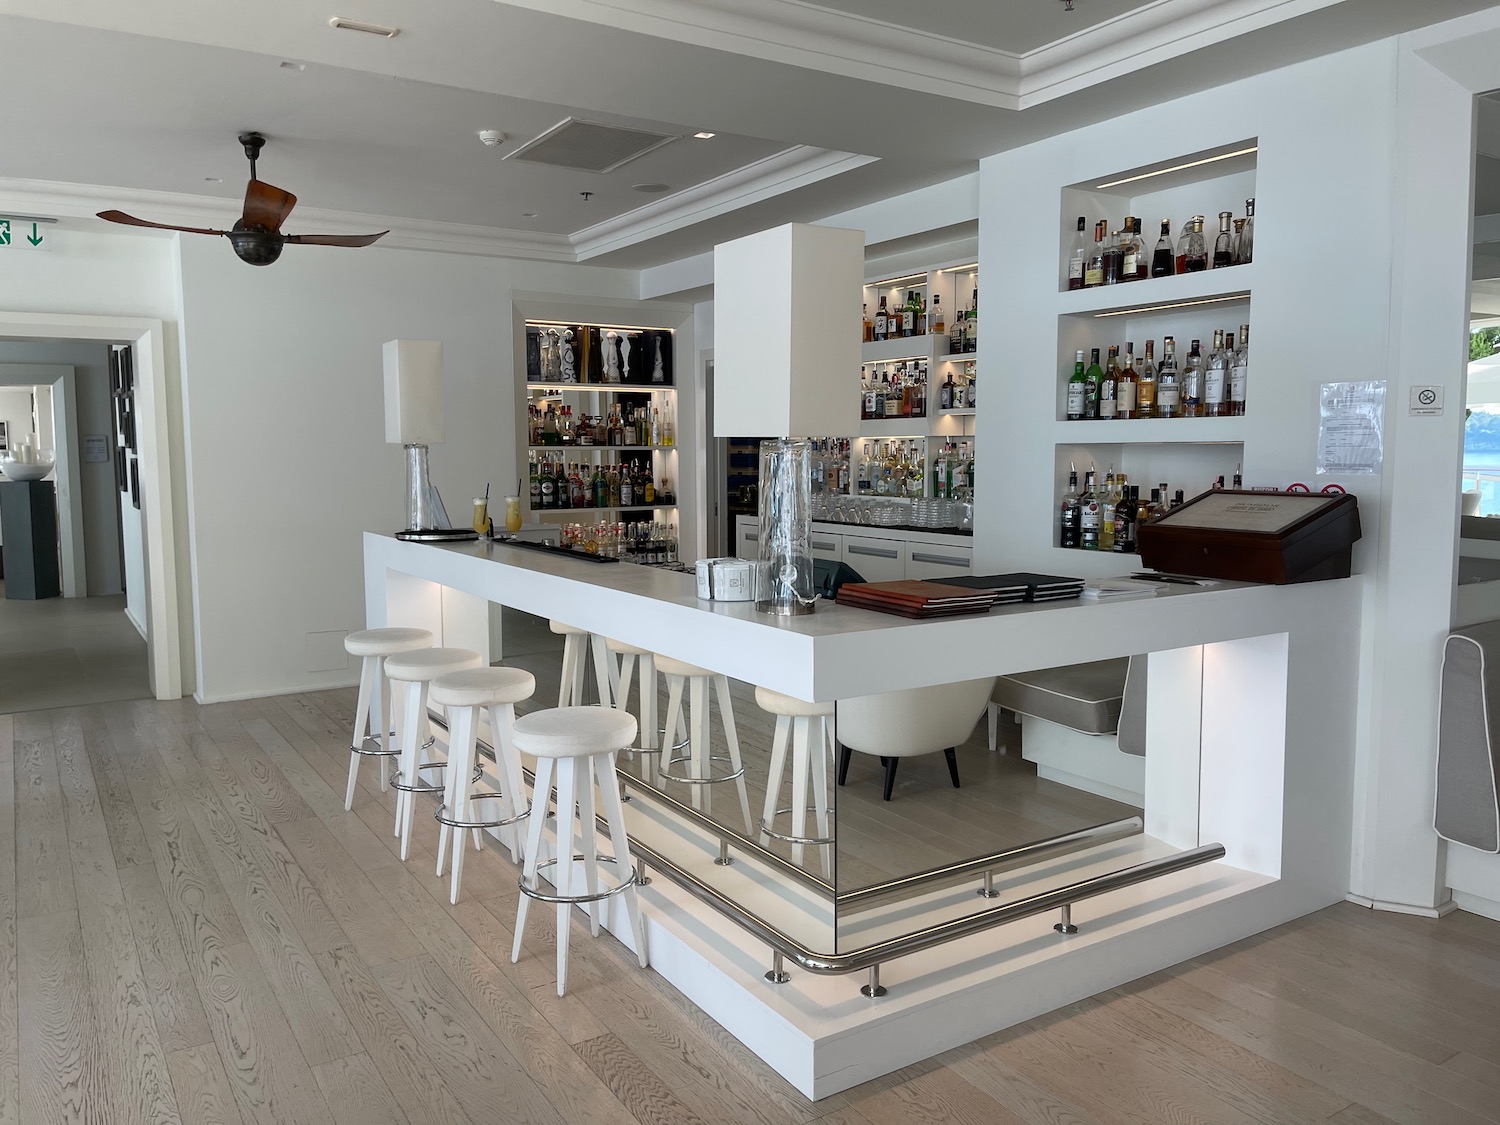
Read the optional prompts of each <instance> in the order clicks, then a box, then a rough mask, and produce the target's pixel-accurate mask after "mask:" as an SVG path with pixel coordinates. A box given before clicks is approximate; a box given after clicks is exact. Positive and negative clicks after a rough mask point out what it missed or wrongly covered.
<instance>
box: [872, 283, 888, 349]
mask: <svg viewBox="0 0 1500 1125" xmlns="http://www.w3.org/2000/svg"><path fill="white" fill-rule="evenodd" d="M890 328H891V314H890V312H889V311H888V310H887V309H886V307H885V295H884V294H881V297H880V308H879V310H878V311H877V312H876V313H875V339H877V340H888V339H890Z"/></svg>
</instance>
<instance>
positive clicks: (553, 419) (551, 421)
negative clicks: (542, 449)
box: [541, 403, 558, 445]
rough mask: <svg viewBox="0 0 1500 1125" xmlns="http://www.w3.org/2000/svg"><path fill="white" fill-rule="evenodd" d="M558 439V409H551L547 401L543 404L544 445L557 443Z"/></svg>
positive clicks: (542, 442)
mask: <svg viewBox="0 0 1500 1125" xmlns="http://www.w3.org/2000/svg"><path fill="white" fill-rule="evenodd" d="M557 443H558V439H557V411H555V410H552V409H550V408H549V407H548V406H547V405H546V404H545V403H544V404H543V405H542V441H541V444H542V445H556V444H557Z"/></svg>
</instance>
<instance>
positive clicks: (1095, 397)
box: [1083, 348, 1104, 418]
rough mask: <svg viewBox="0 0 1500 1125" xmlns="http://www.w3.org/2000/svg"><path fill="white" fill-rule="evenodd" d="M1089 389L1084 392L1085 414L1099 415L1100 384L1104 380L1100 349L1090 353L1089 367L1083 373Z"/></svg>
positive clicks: (1090, 416)
mask: <svg viewBox="0 0 1500 1125" xmlns="http://www.w3.org/2000/svg"><path fill="white" fill-rule="evenodd" d="M1083 378H1084V381H1085V382H1086V383H1087V389H1086V390H1085V392H1084V400H1083V416H1084V417H1085V418H1097V417H1099V385H1100V384H1101V383H1103V382H1104V369H1103V368H1102V367H1100V366H1099V349H1098V348H1094V349H1093V350H1092V351H1091V352H1090V353H1089V369H1088V370H1087V371H1085V372H1084V374H1083Z"/></svg>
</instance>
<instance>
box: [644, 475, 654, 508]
mask: <svg viewBox="0 0 1500 1125" xmlns="http://www.w3.org/2000/svg"><path fill="white" fill-rule="evenodd" d="M641 478H642V479H641V492H642V494H643V495H644V496H645V498H646V503H648V504H655V503H656V481H655V480H654V479H652V476H651V472H650V470H649V469H642V470H641Z"/></svg>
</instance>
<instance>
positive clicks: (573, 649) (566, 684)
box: [557, 633, 578, 707]
mask: <svg viewBox="0 0 1500 1125" xmlns="http://www.w3.org/2000/svg"><path fill="white" fill-rule="evenodd" d="M577 661H578V638H577V637H576V636H575V635H574V634H572V633H569V634H567V635H566V636H565V637H563V662H562V676H561V678H559V679H558V681H557V705H558V706H559V707H566V706H568V705H569V704H570V703H571V702H572V699H571V696H572V688H573V678H574V677H573V666H574V665H575V664H576V663H577Z"/></svg>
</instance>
